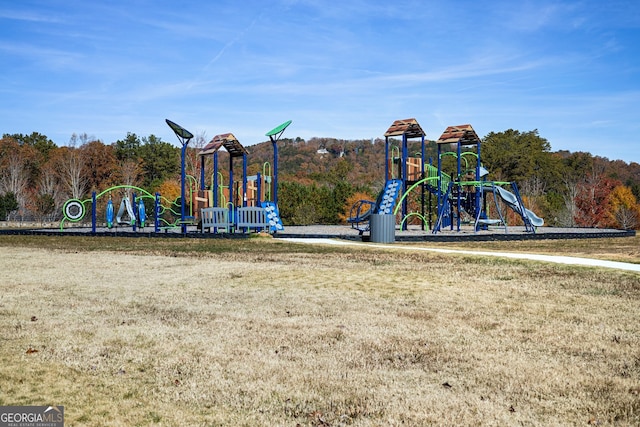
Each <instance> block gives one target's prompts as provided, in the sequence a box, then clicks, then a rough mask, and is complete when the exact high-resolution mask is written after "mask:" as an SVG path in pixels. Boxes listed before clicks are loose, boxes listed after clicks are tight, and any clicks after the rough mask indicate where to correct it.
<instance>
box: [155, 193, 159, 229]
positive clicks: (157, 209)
mask: <svg viewBox="0 0 640 427" xmlns="http://www.w3.org/2000/svg"><path fill="white" fill-rule="evenodd" d="M153 208H154V209H153V210H154V212H155V220H154V227H153V229H154V231H155V232H156V233H159V232H160V193H156V198H155V203H154V207H153Z"/></svg>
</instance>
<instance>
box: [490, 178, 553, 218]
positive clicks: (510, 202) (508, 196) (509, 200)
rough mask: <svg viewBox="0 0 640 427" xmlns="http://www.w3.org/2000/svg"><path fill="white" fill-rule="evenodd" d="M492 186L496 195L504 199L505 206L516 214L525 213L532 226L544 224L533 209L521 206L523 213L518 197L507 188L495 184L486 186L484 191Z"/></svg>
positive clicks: (521, 214)
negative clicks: (494, 185)
mask: <svg viewBox="0 0 640 427" xmlns="http://www.w3.org/2000/svg"><path fill="white" fill-rule="evenodd" d="M492 188H495V191H497V192H498V195H499V196H500V198H501V199H502V200H504V202H505V203H506V204H507V206H509V207H510V208H511V209H513V210H514V211H515V212H516V213H517V214H518V215H520V216H525V215H526V216H527V218H529V221H531V225H533V226H534V227H542V226H543V225H544V219H542V218H540V217H539V216H538V215H536V214H535V213H533V211H530V210H529V209H527V208H525V207H522V208H523V209H524V214H523V212H522V211H521V210H520V204H519V203H518V198H517V197H516V195H515V194H513V193H512V192H510V191H509V190H505V189H504V188H502V187H497V186H496V187H487V188H485V191H486V190H488V191H491V189H492Z"/></svg>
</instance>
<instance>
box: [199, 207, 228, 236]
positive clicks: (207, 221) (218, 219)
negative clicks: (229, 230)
mask: <svg viewBox="0 0 640 427" xmlns="http://www.w3.org/2000/svg"><path fill="white" fill-rule="evenodd" d="M200 217H201V219H202V231H204V229H205V228H211V227H222V228H225V227H230V226H231V223H230V222H229V209H227V208H203V209H200Z"/></svg>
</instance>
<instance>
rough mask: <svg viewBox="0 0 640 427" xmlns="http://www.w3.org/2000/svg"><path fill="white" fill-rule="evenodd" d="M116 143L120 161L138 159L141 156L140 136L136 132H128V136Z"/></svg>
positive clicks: (117, 157)
mask: <svg viewBox="0 0 640 427" xmlns="http://www.w3.org/2000/svg"><path fill="white" fill-rule="evenodd" d="M114 145H115V155H116V159H118V160H119V161H125V160H138V158H139V157H140V138H138V135H136V134H135V133H131V132H127V136H126V138H125V139H119V140H117V141H116V142H115V143H114Z"/></svg>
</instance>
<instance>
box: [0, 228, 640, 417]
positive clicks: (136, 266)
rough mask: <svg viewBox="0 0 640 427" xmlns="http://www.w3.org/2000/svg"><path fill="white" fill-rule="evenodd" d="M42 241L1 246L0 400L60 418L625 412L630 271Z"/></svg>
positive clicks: (630, 400) (632, 290)
mask: <svg viewBox="0 0 640 427" xmlns="http://www.w3.org/2000/svg"><path fill="white" fill-rule="evenodd" d="M45 240H46V239H45V238H40V242H41V244H40V245H39V246H50V245H53V246H54V248H40V247H34V246H38V245H37V244H36V243H34V241H32V240H30V239H22V241H23V242H26V243H24V244H20V241H21V240H20V239H13V238H12V239H7V238H0V252H1V253H2V257H1V260H0V271H2V280H1V281H0V330H1V331H2V333H1V335H0V337H1V339H2V342H1V346H0V405H9V404H20V405H30V404H38V405H42V404H59V405H64V406H65V414H66V422H67V425H69V426H76V425H90V426H105V425H111V426H130V425H166V426H172V425H225V426H226V425H231V426H255V425H282V426H296V425H301V426H328V425H331V426H339V425H354V426H380V425H388V426H395V425H575V424H579V425H588V424H589V423H591V424H598V425H638V424H639V423H640V324H639V322H638V315H639V314H640V309H639V308H638V307H639V306H638V301H639V299H640V275H639V274H635V273H628V272H619V271H615V270H605V269H591V268H582V267H568V266H559V265H549V264H541V263H534V262H527V261H513V260H500V259H486V258H477V257H476V258H474V257H470V256H459V255H440V254H430V253H415V252H409V251H399V250H394V251H385V250H367V249H364V248H363V249H360V248H353V247H349V248H348V249H344V248H335V249H334V248H311V247H307V246H304V247H302V246H295V245H290V244H286V243H282V242H275V241H271V240H269V239H251V240H249V241H242V242H226V241H224V242H223V241H221V242H219V241H206V242H193V241H189V240H181V239H168V240H170V241H168V242H167V241H165V240H164V239H153V240H152V241H147V242H146V243H145V242H144V241H142V242H140V241H134V240H135V239H102V240H101V239H75V238H66V239H64V241H63V242H62V243H59V242H57V241H55V239H53V240H48V242H52V241H53V242H54V243H42V242H44V241H45ZM96 242H97V243H96ZM622 244H625V245H626V244H632V242H627V243H622ZM25 245H26V246H28V247H26V246H25ZM119 245H120V247H122V248H124V249H125V251H118V250H116V249H117V248H118V246H119ZM103 246H107V248H106V249H104V248H102V247H103ZM180 246H185V247H187V248H188V249H187V250H185V251H180V250H179V249H176V248H179V247H180ZM234 246H235V247H236V248H237V249H238V251H233V249H234ZM206 248H208V250H206ZM252 249H253V250H252ZM479 249H480V248H479ZM482 249H483V250H486V249H487V248H486V247H483V248H482ZM30 349H31V350H30Z"/></svg>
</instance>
